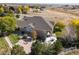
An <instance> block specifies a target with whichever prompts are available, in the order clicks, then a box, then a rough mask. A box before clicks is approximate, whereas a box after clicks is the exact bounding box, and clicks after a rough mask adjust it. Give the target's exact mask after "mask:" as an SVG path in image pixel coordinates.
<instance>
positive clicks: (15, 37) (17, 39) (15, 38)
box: [9, 34, 20, 44]
mask: <svg viewBox="0 0 79 59" xmlns="http://www.w3.org/2000/svg"><path fill="white" fill-rule="evenodd" d="M9 39H10V41H11V42H12V44H15V43H17V42H18V41H19V39H20V38H19V36H18V35H17V34H11V35H9Z"/></svg>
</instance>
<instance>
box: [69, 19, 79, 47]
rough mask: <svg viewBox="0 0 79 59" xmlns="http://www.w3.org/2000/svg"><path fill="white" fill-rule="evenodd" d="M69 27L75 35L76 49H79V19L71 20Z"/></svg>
mask: <svg viewBox="0 0 79 59" xmlns="http://www.w3.org/2000/svg"><path fill="white" fill-rule="evenodd" d="M70 25H71V26H72V27H73V29H74V31H75V34H76V44H77V48H79V19H73V20H71V23H70Z"/></svg>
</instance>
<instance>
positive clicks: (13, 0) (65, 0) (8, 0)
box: [0, 0, 79, 4]
mask: <svg viewBox="0 0 79 59" xmlns="http://www.w3.org/2000/svg"><path fill="white" fill-rule="evenodd" d="M0 3H63V4H64V3H75V4H76V3H77V4H78V3H79V0H0Z"/></svg>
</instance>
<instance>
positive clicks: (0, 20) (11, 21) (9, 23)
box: [0, 16, 16, 33]
mask: <svg viewBox="0 0 79 59" xmlns="http://www.w3.org/2000/svg"><path fill="white" fill-rule="evenodd" d="M15 28H16V19H15V18H14V17H10V16H5V17H0V32H1V33H3V32H6V33H10V32H12V31H14V30H15Z"/></svg>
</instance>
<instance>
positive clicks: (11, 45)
mask: <svg viewBox="0 0 79 59" xmlns="http://www.w3.org/2000/svg"><path fill="white" fill-rule="evenodd" d="M4 39H5V40H6V42H7V43H8V45H9V47H10V48H12V47H13V44H12V43H11V41H10V40H9V38H8V37H7V36H5V37H4Z"/></svg>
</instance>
